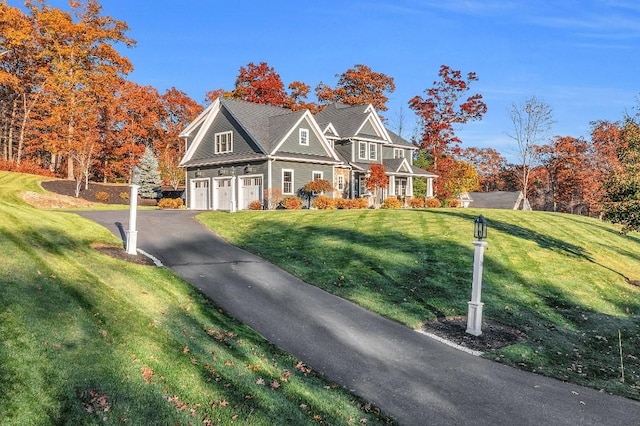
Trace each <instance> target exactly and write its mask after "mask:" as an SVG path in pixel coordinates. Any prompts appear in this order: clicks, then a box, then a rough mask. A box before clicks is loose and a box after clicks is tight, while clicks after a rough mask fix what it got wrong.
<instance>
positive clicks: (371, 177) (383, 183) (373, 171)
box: [364, 164, 389, 206]
mask: <svg viewBox="0 0 640 426" xmlns="http://www.w3.org/2000/svg"><path fill="white" fill-rule="evenodd" d="M364 184H365V186H366V187H367V189H368V190H369V191H373V194H374V203H375V205H376V206H377V204H378V201H379V197H378V189H380V190H384V188H386V187H387V186H388V185H389V176H387V172H386V170H385V168H384V166H383V165H382V164H371V165H370V166H369V171H368V173H367V177H366V178H365V181H364Z"/></svg>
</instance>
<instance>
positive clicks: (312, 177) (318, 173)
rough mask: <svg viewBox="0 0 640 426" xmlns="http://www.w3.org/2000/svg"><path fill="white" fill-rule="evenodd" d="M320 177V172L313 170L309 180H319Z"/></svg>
mask: <svg viewBox="0 0 640 426" xmlns="http://www.w3.org/2000/svg"><path fill="white" fill-rule="evenodd" d="M320 179H322V172H313V173H312V174H311V180H320Z"/></svg>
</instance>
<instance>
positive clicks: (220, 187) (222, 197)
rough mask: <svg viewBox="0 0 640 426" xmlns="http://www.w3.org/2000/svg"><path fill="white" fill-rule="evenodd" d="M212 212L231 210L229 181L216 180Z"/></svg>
mask: <svg viewBox="0 0 640 426" xmlns="http://www.w3.org/2000/svg"><path fill="white" fill-rule="evenodd" d="M214 192H215V194H214V197H213V199H214V203H215V206H214V210H231V179H216V180H215V189H214Z"/></svg>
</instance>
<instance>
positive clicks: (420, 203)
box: [407, 197, 424, 209]
mask: <svg viewBox="0 0 640 426" xmlns="http://www.w3.org/2000/svg"><path fill="white" fill-rule="evenodd" d="M407 205H408V206H409V207H411V208H412V209H422V208H424V198H415V197H412V198H409V199H407Z"/></svg>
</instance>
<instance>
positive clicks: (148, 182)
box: [138, 147, 162, 198]
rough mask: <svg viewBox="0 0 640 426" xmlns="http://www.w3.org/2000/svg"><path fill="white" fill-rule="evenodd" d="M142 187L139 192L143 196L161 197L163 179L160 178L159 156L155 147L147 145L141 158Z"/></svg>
mask: <svg viewBox="0 0 640 426" xmlns="http://www.w3.org/2000/svg"><path fill="white" fill-rule="evenodd" d="M138 166H139V167H140V183H139V185H140V189H139V192H138V193H139V194H140V196H141V197H142V198H160V196H161V194H162V192H161V184H162V179H161V178H160V167H159V165H158V157H156V155H155V154H154V152H153V149H151V148H150V147H147V148H146V149H145V150H144V154H143V155H142V157H141V158H140V163H139V165H138Z"/></svg>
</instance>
